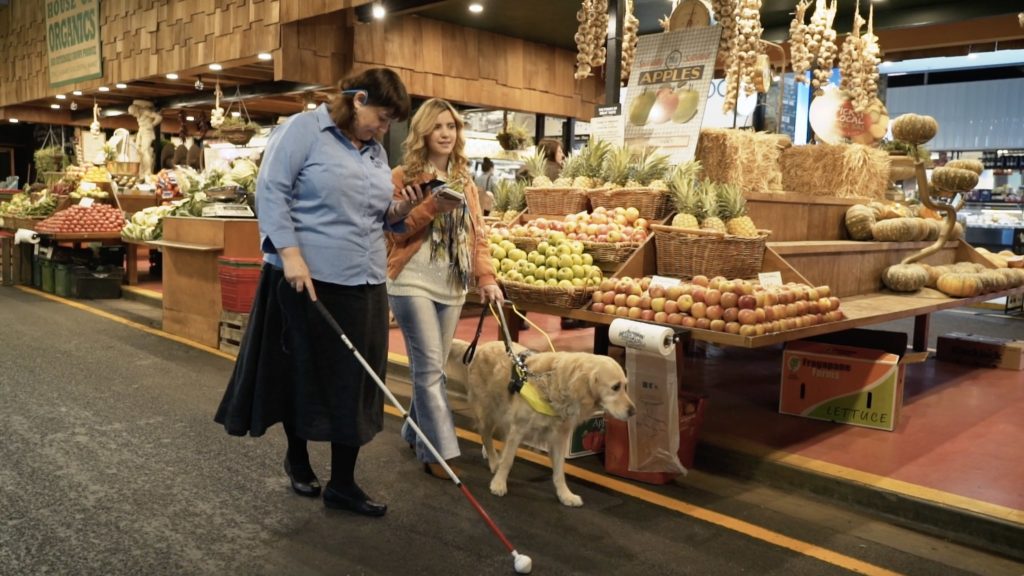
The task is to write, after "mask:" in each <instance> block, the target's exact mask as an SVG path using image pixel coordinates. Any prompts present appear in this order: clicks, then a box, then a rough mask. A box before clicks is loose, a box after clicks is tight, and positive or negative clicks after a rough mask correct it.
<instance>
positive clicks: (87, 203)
mask: <svg viewBox="0 0 1024 576" xmlns="http://www.w3.org/2000/svg"><path fill="white" fill-rule="evenodd" d="M93 202H95V200H93V199H92V198H88V197H86V198H82V200H81V201H79V202H78V205H79V206H81V207H82V208H88V207H90V206H92V203H93Z"/></svg>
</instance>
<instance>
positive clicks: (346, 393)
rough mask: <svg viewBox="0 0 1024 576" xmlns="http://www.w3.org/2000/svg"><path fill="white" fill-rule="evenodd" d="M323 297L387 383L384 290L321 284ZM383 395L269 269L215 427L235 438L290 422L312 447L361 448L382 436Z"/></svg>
mask: <svg viewBox="0 0 1024 576" xmlns="http://www.w3.org/2000/svg"><path fill="white" fill-rule="evenodd" d="M314 285H315V286H316V294H317V298H319V300H320V301H321V302H323V303H324V305H325V306H326V307H327V309H328V310H329V311H330V312H331V314H332V315H333V316H334V319H335V320H336V321H337V322H338V324H339V325H340V326H341V328H342V330H344V331H345V334H346V335H347V336H348V338H349V340H350V341H351V342H352V344H353V346H355V347H356V349H357V350H358V351H359V353H360V354H361V355H362V356H363V358H364V359H365V360H366V362H367V363H368V364H369V365H370V366H371V367H373V369H374V371H375V372H376V373H377V375H378V376H379V377H380V379H381V380H382V381H383V380H384V375H385V370H386V367H387V355H388V300H387V288H386V287H385V285H384V284H376V285H363V286H340V285H337V284H329V283H326V282H318V281H314ZM383 406H384V395H383V392H382V391H381V390H380V388H378V387H377V384H376V383H375V382H374V381H373V380H372V378H371V377H370V376H369V375H368V374H367V373H366V371H365V370H364V369H363V367H362V365H361V364H359V361H358V360H357V359H356V357H355V355H354V354H352V353H351V352H350V351H349V350H348V349H347V348H346V347H345V345H344V344H343V343H342V341H341V339H340V338H339V337H338V335H337V334H336V333H335V332H334V331H333V330H332V329H331V327H330V326H329V325H328V324H327V323H326V322H325V321H324V319H323V317H322V316H321V315H320V313H319V312H318V311H317V309H316V308H315V307H314V306H313V304H312V303H311V302H310V300H309V297H308V295H307V294H306V293H305V292H303V293H301V294H299V293H297V292H296V291H295V290H294V289H293V288H292V287H291V286H289V285H288V283H287V282H286V281H285V279H284V272H283V271H282V270H281V269H280V268H275V267H274V266H271V265H269V264H265V265H264V266H263V271H262V273H261V275H260V281H259V286H258V287H257V289H256V297H255V300H254V302H253V306H252V312H251V314H250V316H249V325H248V327H247V328H246V331H245V336H244V337H243V338H242V342H241V347H240V349H239V353H238V359H237V361H236V362H235V369H234V372H233V373H232V375H231V380H230V381H229V382H228V387H227V390H226V391H225V392H224V399H223V400H221V403H220V407H219V408H218V409H217V415H216V416H215V417H214V420H215V421H216V422H218V423H220V424H223V425H224V428H225V429H226V430H227V432H228V433H229V434H232V435H235V436H244V435H245V434H249V435H251V436H262V435H263V433H264V432H266V431H267V428H269V427H270V426H272V425H274V424H276V423H278V422H283V423H284V424H285V425H287V426H289V427H290V428H291V429H293V430H294V431H295V433H296V434H297V435H298V436H299V437H301V438H305V439H307V440H315V441H329V442H338V443H341V444H346V445H350V446H362V445H363V444H366V443H367V442H369V441H370V440H371V439H372V438H373V437H374V435H375V434H377V432H380V430H381V428H382V425H383V418H384V409H383Z"/></svg>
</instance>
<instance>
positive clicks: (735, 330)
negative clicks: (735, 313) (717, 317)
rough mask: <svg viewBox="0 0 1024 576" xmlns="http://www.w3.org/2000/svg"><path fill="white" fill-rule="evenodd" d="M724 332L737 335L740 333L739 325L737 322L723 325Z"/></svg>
mask: <svg viewBox="0 0 1024 576" xmlns="http://www.w3.org/2000/svg"><path fill="white" fill-rule="evenodd" d="M725 331H726V332H728V333H729V334H739V333H740V323H739V322H726V323H725Z"/></svg>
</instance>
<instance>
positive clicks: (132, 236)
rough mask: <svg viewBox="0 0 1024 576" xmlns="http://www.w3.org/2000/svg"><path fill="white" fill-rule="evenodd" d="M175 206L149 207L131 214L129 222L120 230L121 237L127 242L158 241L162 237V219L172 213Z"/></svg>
mask: <svg viewBox="0 0 1024 576" xmlns="http://www.w3.org/2000/svg"><path fill="white" fill-rule="evenodd" d="M175 209H176V207H175V206H172V205H165V206H150V207H149V208H144V209H142V210H140V211H138V212H136V213H134V214H132V217H131V220H129V222H128V223H127V224H125V225H124V228H122V229H121V237H122V238H125V239H127V240H159V239H160V238H161V237H162V236H163V218H164V216H168V215H170V214H171V213H173V212H174V210H175Z"/></svg>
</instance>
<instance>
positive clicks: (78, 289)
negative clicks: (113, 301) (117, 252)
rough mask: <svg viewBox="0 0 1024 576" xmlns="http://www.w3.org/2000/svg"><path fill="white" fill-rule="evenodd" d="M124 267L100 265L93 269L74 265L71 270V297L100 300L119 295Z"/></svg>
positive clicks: (118, 296)
mask: <svg viewBox="0 0 1024 576" xmlns="http://www.w3.org/2000/svg"><path fill="white" fill-rule="evenodd" d="M122 278H124V269H123V268H119V267H117V268H115V267H104V266H101V267H99V268H96V269H95V270H91V269H89V268H86V267H85V266H75V267H74V268H73V269H72V270H71V297H72V298H81V299H86V300H101V299H110V298H120V297H121V280H122Z"/></svg>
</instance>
